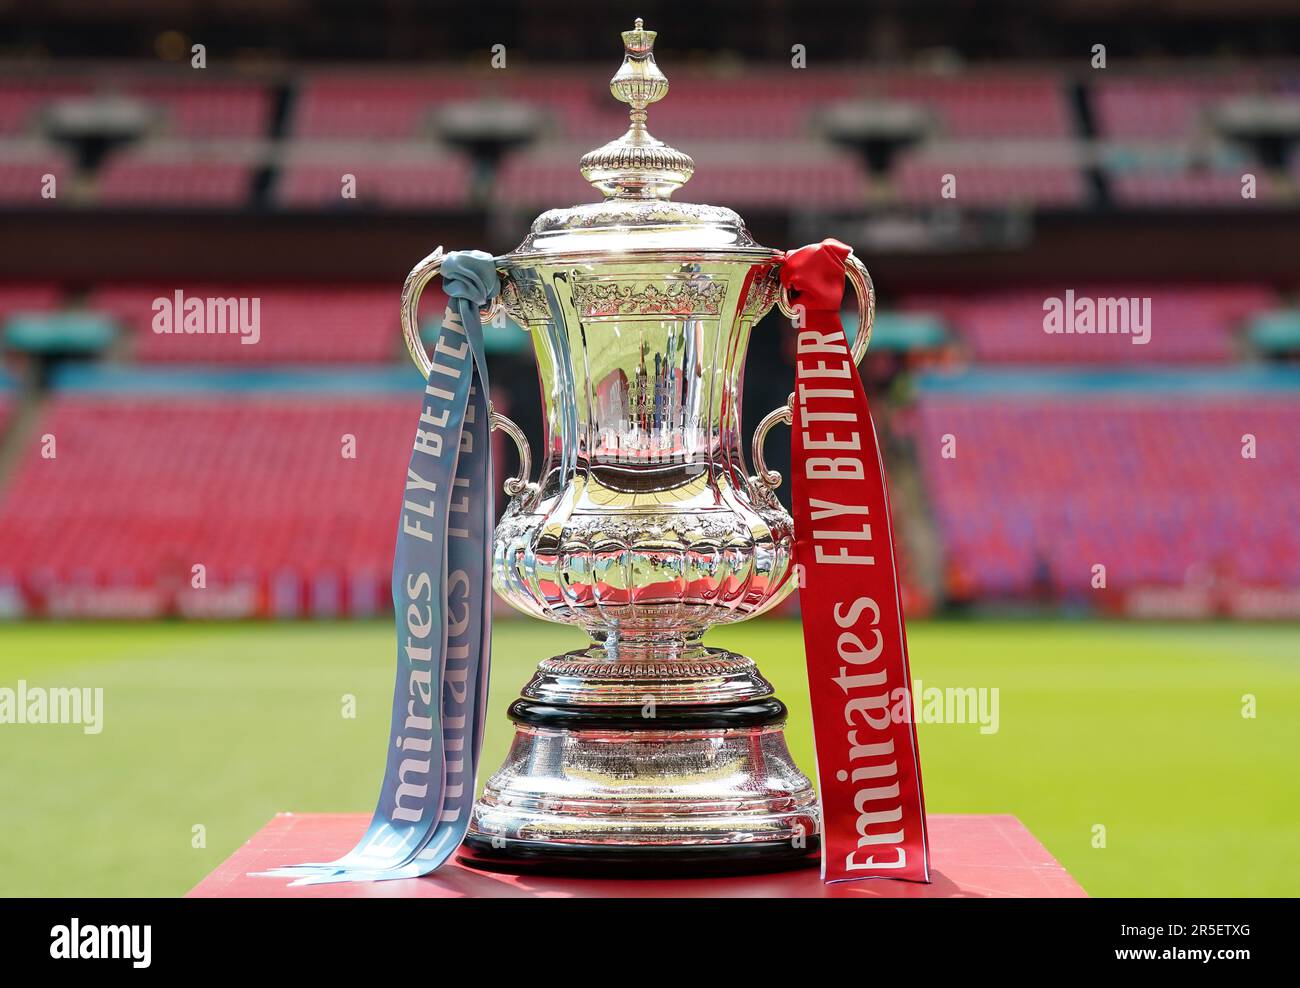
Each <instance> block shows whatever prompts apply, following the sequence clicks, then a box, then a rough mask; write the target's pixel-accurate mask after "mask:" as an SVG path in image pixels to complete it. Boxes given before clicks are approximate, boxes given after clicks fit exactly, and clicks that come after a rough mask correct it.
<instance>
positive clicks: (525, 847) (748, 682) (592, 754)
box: [462, 648, 819, 875]
mask: <svg viewBox="0 0 1300 988" xmlns="http://www.w3.org/2000/svg"><path fill="white" fill-rule="evenodd" d="M523 693H524V696H523V698H522V699H520V700H517V701H516V702H515V703H514V704H512V705H511V707H510V712H509V713H510V718H511V720H513V721H514V722H515V725H516V728H515V738H514V743H513V745H512V747H511V750H510V754H509V756H508V757H507V758H506V761H505V764H504V765H502V767H501V768H500V769H499V770H498V771H497V772H496V773H495V774H494V775H493V776H492V777H491V778H490V779H489V780H488V782H487V784H486V786H485V787H484V792H483V795H482V798H481V799H479V801H478V802H477V803H476V804H475V806H474V816H473V820H472V822H471V825H470V829H469V834H468V836H467V838H466V840H465V844H464V846H463V848H462V857H463V858H464V859H465V860H466V861H467V862H468V863H470V864H473V865H476V866H480V867H491V868H498V869H506V870H547V871H557V872H569V873H582V872H584V871H596V872H598V873H602V874H608V873H610V872H609V870H610V869H613V870H615V871H617V872H618V873H620V874H629V873H631V874H646V875H660V874H666V873H669V872H671V873H673V874H705V873H710V874H716V873H729V872H742V871H743V872H752V871H771V870H781V869H786V868H792V867H801V866H805V865H808V864H814V863H816V861H817V854H818V849H819V836H818V834H819V811H818V804H817V796H816V793H815V792H814V790H813V787H812V784H811V783H810V782H809V780H808V778H807V777H806V776H805V775H804V774H803V773H802V772H801V771H799V769H798V767H797V766H796V765H795V764H794V761H793V759H792V758H791V756H790V752H789V749H788V748H787V747H786V742H785V734H784V724H785V719H786V709H785V705H784V704H782V703H781V702H780V701H779V700H777V699H776V698H775V697H773V696H772V689H771V686H770V685H769V684H768V683H767V681H766V680H764V679H763V678H762V676H760V675H759V674H758V671H757V669H756V668H755V667H754V663H753V662H752V660H750V659H747V658H745V657H744V656H740V655H736V654H735V653H731V652H725V651H721V650H717V649H707V650H705V649H702V648H701V649H698V657H697V658H695V659H684V660H683V659H677V660H675V661H671V662H661V663H654V662H651V663H645V662H640V663H637V662H632V663H629V662H611V661H610V660H609V659H608V658H607V657H605V653H604V651H603V650H601V649H593V650H591V651H589V652H575V653H570V654H569V655H565V656H557V657H556V658H554V659H549V660H547V661H546V662H544V663H542V665H541V667H540V668H539V670H538V673H537V675H536V676H535V677H534V679H533V681H532V682H531V683H529V685H528V687H526V688H525V689H524V691H523ZM705 695H708V696H715V697H716V696H719V695H722V696H730V697H731V699H730V702H722V703H718V702H714V703H704V702H700V699H701V697H703V696H705ZM630 699H636V700H639V701H640V702H639V703H636V704H633V703H629V702H627V701H628V700H630ZM601 701H603V702H601Z"/></svg>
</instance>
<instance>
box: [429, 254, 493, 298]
mask: <svg viewBox="0 0 1300 988" xmlns="http://www.w3.org/2000/svg"><path fill="white" fill-rule="evenodd" d="M442 290H443V291H445V292H446V293H447V296H448V297H449V298H454V299H462V300H464V301H466V302H471V303H473V304H474V305H475V306H476V307H478V308H480V309H481V308H483V306H485V305H487V304H488V302H490V301H491V300H492V299H494V298H496V297H497V295H498V294H499V293H500V291H501V279H500V278H498V277H497V266H496V261H495V259H494V258H493V257H492V255H491V254H487V253H484V252H483V251H481V250H458V251H453V252H452V253H450V254H448V255H447V256H446V258H444V259H443V262H442Z"/></svg>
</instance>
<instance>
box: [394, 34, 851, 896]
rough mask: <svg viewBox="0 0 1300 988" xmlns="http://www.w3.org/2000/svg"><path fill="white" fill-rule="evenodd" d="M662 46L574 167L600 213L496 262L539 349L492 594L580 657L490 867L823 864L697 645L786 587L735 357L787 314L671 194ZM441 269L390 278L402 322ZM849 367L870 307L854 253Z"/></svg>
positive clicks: (486, 840)
mask: <svg viewBox="0 0 1300 988" xmlns="http://www.w3.org/2000/svg"><path fill="white" fill-rule="evenodd" d="M654 38H655V33H654V32H652V31H646V30H644V29H643V28H642V26H641V22H640V21H639V20H638V22H637V25H636V27H635V28H634V29H633V30H632V31H628V32H624V34H623V41H624V48H625V56H624V61H623V66H622V67H621V68H620V69H619V72H618V73H617V74H616V75H615V76H614V78H613V80H612V81H611V84H610V88H611V91H612V92H613V94H614V95H615V97H617V98H618V99H620V100H621V101H623V102H625V103H627V104H628V105H629V107H630V108H631V109H630V127H629V129H628V131H627V133H625V134H624V135H623V136H622V137H621V138H619V139H617V140H615V141H612V142H611V143H609V144H607V145H605V146H604V147H602V148H599V149H597V150H595V151H592V152H590V153H588V154H587V155H585V156H584V157H583V159H582V162H581V170H582V173H583V175H584V177H586V178H587V179H588V180H589V181H590V182H591V183H592V184H593V185H594V186H595V187H596V188H597V189H599V190H600V191H601V192H602V193H604V196H605V198H604V200H603V201H601V202H596V203H590V204H586V205H580V206H574V207H571V208H566V209H554V210H550V211H548V212H546V213H544V214H542V215H541V216H540V217H538V219H537V220H536V221H535V222H534V223H533V225H532V228H531V230H530V232H529V234H528V235H527V237H526V238H525V239H524V241H523V243H521V244H520V245H519V247H518V248H516V249H515V250H514V251H512V252H510V253H509V254H506V255H504V256H502V257H500V258H498V259H497V270H498V273H499V275H500V277H501V291H500V295H499V298H498V299H497V300H496V301H494V303H493V306H492V308H491V309H490V310H488V311H487V312H485V313H484V315H485V317H492V316H494V315H496V314H497V312H498V311H499V310H498V308H497V306H498V305H499V306H501V307H503V308H504V310H505V312H506V313H507V314H508V315H509V316H510V317H511V319H513V320H514V321H515V322H516V323H518V324H519V325H520V326H521V327H523V328H525V329H526V330H528V331H529V332H530V334H531V336H532V339H533V343H534V350H535V353H536V358H537V367H538V373H539V377H540V383H541V396H542V402H543V405H544V410H545V439H544V448H543V450H542V451H541V456H540V457H539V461H540V462H539V473H538V478H537V480H536V481H535V482H534V481H531V480H530V479H529V478H530V476H531V464H532V459H533V458H532V455H531V452H530V450H529V449H528V445H527V441H526V440H525V438H524V435H523V433H522V431H521V430H520V429H519V428H518V427H517V426H516V425H515V424H514V423H512V422H510V420H509V419H507V418H505V417H504V416H502V415H499V414H497V413H495V412H493V413H492V424H493V425H494V426H496V427H499V428H502V429H504V430H505V431H506V432H507V433H508V434H509V435H510V436H511V437H512V438H513V439H514V440H515V442H516V443H517V444H518V445H519V448H520V461H521V469H520V473H519V475H518V476H517V477H514V478H511V479H510V480H509V481H507V482H506V490H507V493H508V494H510V495H511V500H510V503H509V505H508V507H507V510H506V512H505V514H504V515H503V517H502V518H501V520H500V522H499V524H498V525H497V528H496V532H495V537H494V539H493V545H492V561H493V583H494V586H495V589H496V591H497V593H498V594H500V595H501V596H502V597H503V598H504V599H505V600H507V601H508V602H509V603H510V604H512V605H513V606H514V607H516V608H518V609H519V610H520V611H523V612H524V613H526V614H529V615H532V616H534V617H539V618H544V619H546V620H549V621H556V622H561V623H565V624H573V625H578V626H580V627H581V628H583V629H584V631H586V633H587V634H588V635H589V636H590V637H591V644H590V645H589V646H588V647H586V648H583V649H578V650H576V651H573V652H569V653H567V654H564V655H559V656H555V657H552V658H547V659H544V660H543V661H542V662H541V664H540V665H539V667H538V669H537V671H536V673H535V675H534V676H533V678H532V680H531V681H530V682H529V683H528V684H527V685H526V686H525V687H524V688H523V690H522V691H521V695H520V698H519V699H518V700H516V701H515V702H514V703H513V704H512V705H511V706H510V709H509V717H510V719H511V720H512V721H513V722H514V724H515V737H514V741H513V744H512V746H511V749H510V753H509V755H508V756H507V758H506V761H505V764H504V765H502V766H501V768H500V769H498V770H497V772H496V773H495V774H493V775H492V776H491V777H490V778H489V779H488V780H487V782H486V785H485V787H484V791H483V793H482V796H481V798H480V799H479V800H478V802H477V803H476V804H475V807H474V814H473V819H472V821H471V824H470V828H469V833H468V836H467V838H466V841H465V844H464V846H463V849H462V855H463V856H467V857H468V858H469V859H470V860H472V861H473V862H474V863H477V864H483V865H487V866H498V867H506V868H522V867H530V866H531V867H559V868H561V869H563V870H573V869H574V868H580V867H582V866H595V867H599V868H607V867H609V866H611V865H620V864H631V865H634V866H637V867H641V866H645V865H650V864H653V867H655V869H656V870H657V871H658V870H659V869H661V868H663V867H664V866H667V867H670V868H672V867H676V866H678V865H681V866H683V867H685V868H686V869H687V870H698V869H700V868H709V869H715V868H726V869H736V868H741V869H766V868H781V867H791V866H797V865H801V864H806V863H811V862H815V861H816V859H817V853H818V849H819V843H818V842H819V837H818V832H819V809H818V803H817V796H816V793H815V791H814V789H813V786H812V784H811V782H810V781H809V779H808V778H807V776H805V775H804V773H803V772H801V771H800V770H799V768H798V767H797V766H796V765H795V764H794V761H793V759H792V758H791V756H790V753H789V751H788V749H787V747H786V742H785V737H784V733H783V727H784V723H785V719H786V708H785V706H784V705H783V704H782V703H781V702H780V701H779V700H778V699H776V698H775V696H774V695H773V691H772V687H771V685H770V684H769V683H768V682H767V680H766V679H764V678H763V676H762V675H761V674H760V672H759V671H758V669H757V667H756V666H755V664H754V662H753V660H752V659H750V658H747V657H745V656H743V655H739V654H736V653H734V652H731V651H727V650H726V649H721V648H712V647H706V646H704V645H703V644H702V641H701V639H702V636H703V634H704V632H705V631H706V630H707V629H708V628H709V627H711V626H712V625H714V624H723V623H727V622H731V621H739V620H743V619H745V618H749V617H753V616H755V615H757V614H761V613H762V612H763V611H764V610H766V609H768V608H770V607H772V606H773V605H775V604H776V603H778V602H779V601H781V600H782V599H783V598H784V597H785V596H786V595H787V594H789V592H790V591H791V589H793V587H794V586H795V584H796V582H797V581H796V579H795V573H794V568H793V566H792V550H793V537H794V533H793V524H792V521H791V518H790V515H789V514H788V513H787V512H786V511H785V510H784V509H783V508H782V507H781V505H780V504H779V502H778V501H777V500H776V498H775V497H774V496H773V494H772V491H773V489H774V488H775V486H776V485H778V484H779V483H780V477H779V475H777V474H775V473H773V472H771V471H768V470H767V469H766V467H765V465H764V464H763V461H762V443H763V439H764V436H765V435H766V432H767V431H768V429H770V428H771V427H772V426H773V425H775V424H776V423H777V422H781V421H784V422H786V423H787V424H788V423H789V422H790V420H791V419H790V407H791V406H789V405H787V406H783V407H782V408H779V409H776V410H775V411H774V412H772V413H771V414H770V415H768V416H767V418H765V419H764V420H763V422H762V424H761V425H760V427H759V429H758V431H757V432H756V434H755V436H754V437H753V455H754V460H755V467H756V472H755V473H754V474H752V475H751V474H750V473H749V471H748V470H747V468H746V463H745V458H744V455H743V452H742V440H741V435H742V433H741V422H740V409H741V398H742V391H743V378H744V364H745V351H746V348H747V344H748V341H749V335H750V332H751V330H752V328H753V326H754V324H755V323H756V322H757V321H758V320H759V319H761V318H762V317H763V316H764V315H765V314H766V313H767V312H768V311H769V310H770V309H771V308H772V307H773V305H778V304H779V305H780V306H781V308H782V310H783V311H785V312H786V313H787V314H790V315H793V316H796V317H797V310H796V308H795V307H793V306H791V305H790V303H789V301H788V300H787V299H784V298H783V297H782V292H781V286H780V280H779V267H780V264H781V260H782V257H783V254H782V252H780V251H776V250H772V249H769V248H766V247H762V246H760V245H758V244H756V243H755V242H754V241H753V239H752V238H751V237H750V234H749V232H748V231H747V230H746V228H745V225H744V222H743V221H742V220H741V218H740V217H739V216H738V215H737V214H736V213H735V212H733V211H732V210H730V209H726V208H722V207H717V206H707V205H698V204H690V203H677V202H673V201H672V200H671V199H670V196H671V195H672V193H673V192H674V191H675V190H676V189H677V188H678V187H680V186H681V185H682V184H683V183H684V182H686V181H687V179H689V177H690V175H691V173H692V171H693V170H694V164H693V162H692V161H691V159H690V158H689V157H688V156H687V155H685V154H683V153H682V152H680V151H677V150H676V149H674V148H671V147H668V146H667V145H665V144H663V143H662V142H660V141H658V140H656V139H654V138H653V137H651V136H650V134H649V132H648V131H647V130H646V126H645V123H646V117H647V107H648V105H649V104H650V103H653V102H655V101H657V100H659V99H661V98H663V96H664V95H665V94H666V93H667V91H668V82H667V80H666V79H665V78H664V76H663V74H662V72H660V70H659V68H658V67H657V66H656V64H655V60H654V55H653V43H654ZM440 264H441V254H440V252H438V251H435V252H434V254H432V255H430V257H428V258H426V259H425V261H423V262H421V265H420V266H418V267H417V268H416V269H415V270H414V271H413V272H412V273H411V276H410V278H409V279H408V281H407V285H406V290H405V292H404V296H403V328H404V331H405V334H406V339H407V343H408V346H409V348H410V350H411V354H412V357H413V358H414V359H415V361H416V363H417V365H419V366H420V367H421V368H422V369H423V370H424V371H425V373H426V374H427V373H428V370H429V358H428V355H427V354H426V353H425V351H424V348H423V346H422V344H421V343H420V340H419V336H418V331H417V329H416V322H415V310H416V305H417V304H418V300H419V295H420V292H421V291H422V289H423V288H424V286H425V285H426V284H427V283H428V281H429V280H430V279H431V278H432V277H434V275H436V274H437V272H438V269H439V267H440ZM849 275H850V280H851V282H852V283H853V285H854V286H855V288H856V289H857V292H858V299H859V306H860V309H861V319H860V326H861V327H862V331H861V332H860V333H859V334H858V339H857V340H856V341H855V346H854V351H855V357H857V359H859V360H860V359H861V355H862V352H863V351H865V348H866V344H867V341H868V339H869V332H870V326H871V320H872V316H873V314H874V293H873V291H872V288H871V283H870V279H869V277H868V276H867V273H866V270H865V269H864V268H863V267H862V266H861V264H860V263H858V262H857V261H856V259H854V258H852V257H850V264H849Z"/></svg>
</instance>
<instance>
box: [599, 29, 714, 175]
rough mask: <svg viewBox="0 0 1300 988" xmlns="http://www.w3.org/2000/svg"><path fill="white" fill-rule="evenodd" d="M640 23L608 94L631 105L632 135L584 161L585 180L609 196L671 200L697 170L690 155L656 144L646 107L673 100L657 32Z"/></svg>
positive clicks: (628, 36)
mask: <svg viewBox="0 0 1300 988" xmlns="http://www.w3.org/2000/svg"><path fill="white" fill-rule="evenodd" d="M644 24H645V22H644V21H642V20H641V18H639V17H638V18H637V19H636V21H635V23H634V25H633V27H632V30H631V31H624V32H623V64H622V65H621V66H619V70H618V71H617V72H615V73H614V78H612V79H610V80H609V91H610V92H611V93H613V95H614V98H615V99H617V100H618V101H619V102H621V103H626V104H627V105H628V106H629V107H630V109H629V111H628V119H629V127H628V130H627V133H626V134H624V135H623V136H622V137H620V138H619V139H618V140H616V141H611V142H610V143H608V144H606V145H605V146H604V147H601V148H597V149H596V150H595V151H588V152H587V153H586V154H584V155H583V156H582V162H581V164H580V170H581V172H582V177H583V178H585V179H586V180H587V181H588V182H590V183H591V184H592V185H594V186H595V187H596V188H598V189H600V191H601V192H603V193H604V194H605V195H606V196H607V197H612V198H619V199H667V198H668V197H669V196H671V195H672V194H673V192H674V191H675V190H676V189H678V188H680V187H681V186H682V185H683V184H684V183H685V182H686V180H687V179H689V178H690V177H691V174H692V173H693V172H694V171H695V162H694V161H692V160H691V158H690V155H686V154H683V153H682V152H681V151H678V150H677V149H676V148H672V147H669V146H668V145H667V144H664V143H663V141H659V140H656V139H655V138H654V137H652V136H651V135H650V132H649V131H648V130H646V126H645V122H646V115H647V114H646V108H647V107H648V106H649V105H650V104H651V103H658V102H659V101H660V100H661V99H663V98H664V97H665V96H667V95H668V78H667V77H666V76H665V75H664V74H663V72H662V71H660V69H659V66H658V65H657V64H655V56H654V45H655V37H656V35H657V32H655V31H647V30H646V29H645V26H644Z"/></svg>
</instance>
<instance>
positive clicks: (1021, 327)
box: [903, 283, 1276, 364]
mask: <svg viewBox="0 0 1300 988" xmlns="http://www.w3.org/2000/svg"><path fill="white" fill-rule="evenodd" d="M1069 288H1071V289H1072V290H1073V291H1074V295H1075V298H1076V299H1080V298H1083V297H1088V298H1091V299H1094V300H1095V299H1127V300H1133V299H1136V300H1138V305H1139V306H1140V305H1142V304H1143V302H1142V300H1144V299H1149V313H1150V337H1149V341H1148V342H1147V343H1144V344H1140V343H1136V342H1135V339H1136V338H1137V337H1135V336H1134V335H1133V333H1132V332H1129V333H1128V334H1124V333H1106V334H1095V335H1088V334H1069V333H1053V334H1049V333H1047V332H1046V331H1045V330H1044V317H1045V315H1046V309H1045V308H1044V305H1045V302H1046V301H1047V300H1048V299H1049V298H1057V299H1060V300H1061V302H1062V305H1063V306H1064V304H1065V302H1066V300H1067V298H1066V291H1067V286H1064V285H1054V286H1050V287H1044V288H1041V289H1034V290H1028V289H1019V290H1015V291H1007V292H989V293H983V294H970V295H960V296H958V295H952V296H944V295H931V296H912V297H910V298H908V299H906V300H904V303H903V304H904V308H906V309H909V310H912V311H917V312H931V313H935V314H937V315H940V316H942V317H943V318H944V319H945V320H946V321H947V322H948V324H949V325H950V326H951V327H952V328H954V329H955V330H956V331H957V335H958V337H959V338H960V339H962V340H963V341H964V342H965V344H966V346H968V347H969V349H970V352H971V356H972V357H973V358H974V359H975V360H976V361H978V362H981V363H1003V362H1005V363H1040V364H1114V363H1136V364H1189V363H1222V362H1227V361H1229V360H1231V359H1232V358H1233V356H1234V353H1235V351H1236V349H1237V347H1238V343H1237V340H1236V334H1237V332H1238V331H1239V330H1241V329H1242V328H1243V326H1244V324H1245V322H1246V320H1247V319H1248V317H1250V316H1251V315H1253V314H1254V313H1256V312H1259V311H1262V310H1265V309H1267V308H1269V307H1270V306H1271V305H1272V304H1273V303H1274V301H1275V298H1276V296H1275V294H1274V293H1273V292H1272V291H1271V290H1270V289H1268V288H1266V287H1265V286H1262V285H1250V284H1244V285H1243V284H1229V285H1149V284H1122V283H1106V284H1079V285H1076V286H1069ZM1130 311H1132V312H1134V313H1135V314H1139V315H1140V313H1138V312H1137V311H1136V310H1132V309H1131V310H1130ZM1129 328H1130V330H1132V329H1133V328H1135V327H1133V326H1130V327H1129Z"/></svg>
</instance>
